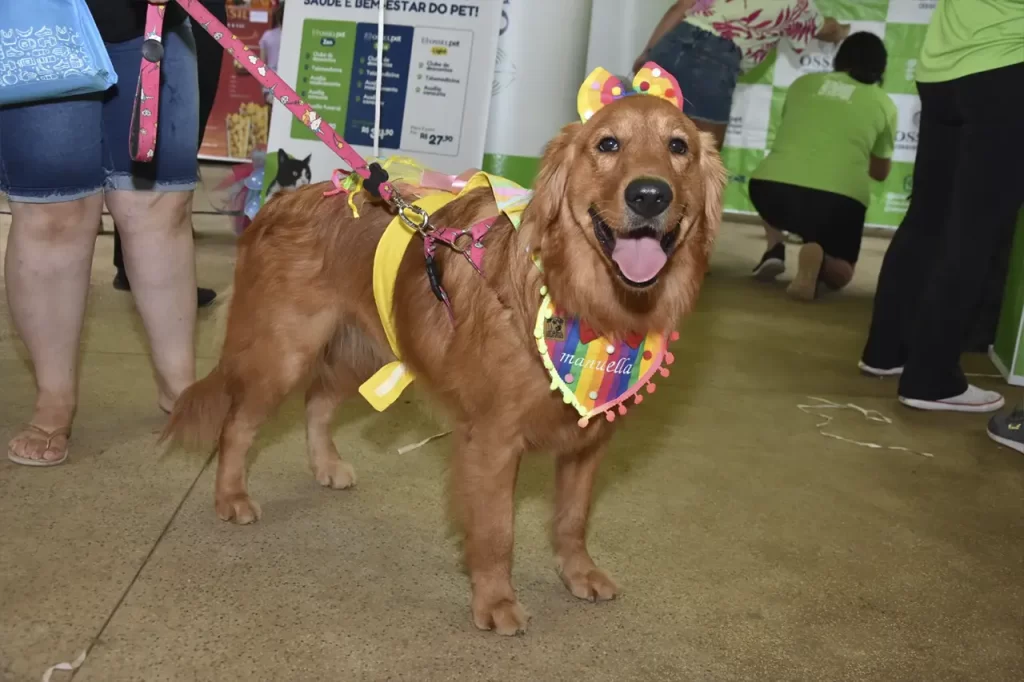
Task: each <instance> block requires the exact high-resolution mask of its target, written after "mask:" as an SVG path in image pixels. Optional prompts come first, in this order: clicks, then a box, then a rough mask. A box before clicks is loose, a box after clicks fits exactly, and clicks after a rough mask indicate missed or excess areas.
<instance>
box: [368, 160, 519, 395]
mask: <svg viewBox="0 0 1024 682" xmlns="http://www.w3.org/2000/svg"><path fill="white" fill-rule="evenodd" d="M482 187H486V188H488V189H490V190H491V192H492V193H493V194H494V200H495V203H496V204H497V205H498V210H499V212H501V213H503V214H505V216H507V217H508V219H509V220H510V221H511V222H512V225H513V227H515V228H516V229H518V227H519V223H520V221H521V220H522V213H523V211H524V210H525V209H526V204H527V203H528V200H529V196H530V195H529V192H528V191H527V190H526V189H524V188H522V187H520V186H519V185H517V184H515V183H514V182H512V181H511V180H507V179H505V178H501V177H498V176H495V175H490V174H489V173H482V172H481V173H477V174H475V175H474V176H473V177H472V178H471V179H470V180H469V182H468V183H467V184H466V186H465V187H464V188H463V189H462V191H461V192H459V193H458V194H453V193H449V192H443V193H440V194H433V195H429V196H426V197H423V198H422V199H419V200H418V201H415V202H413V206H417V207H419V208H421V209H423V210H424V211H426V213H427V214H429V215H432V214H434V213H436V212H437V211H439V210H440V209H441V208H443V207H444V206H446V205H448V204H450V203H451V202H453V201H455V200H456V199H458V198H460V197H462V196H464V195H466V194H468V193H469V192H472V191H473V190H475V189H479V188H482ZM415 235H416V231H415V230H413V229H412V228H410V227H409V226H408V225H407V224H406V223H405V222H404V221H403V220H402V219H401V218H399V217H396V218H394V219H393V220H392V221H391V223H390V224H389V225H388V227H387V229H386V230H385V231H384V235H383V236H382V237H381V240H380V242H379V243H378V244H377V251H376V253H375V254H374V258H373V298H374V301H375V302H376V304H377V314H378V315H380V323H381V325H382V326H383V327H384V333H385V334H386V335H387V338H388V344H389V345H390V346H391V352H392V353H394V355H395V358H397V359H396V360H395V361H394V362H389V363H388V364H387V365H385V366H384V367H382V368H381V369H380V370H378V371H377V373H376V374H374V375H373V376H372V377H370V378H369V379H367V380H366V382H364V383H363V385H362V386H360V387H359V393H360V394H361V395H362V396H363V398H365V399H366V401H367V402H368V403H370V405H372V406H373V408H374V409H375V410H377V411H378V412H383V411H384V410H386V409H387V408H389V407H390V406H391V405H392V403H394V402H395V401H396V400H397V399H398V397H399V396H400V395H402V392H403V391H404V390H405V389H406V388H407V387H408V386H409V384H411V383H412V382H413V379H414V378H415V377H414V376H413V375H412V373H411V372H410V371H409V369H408V368H407V367H406V366H405V364H404V363H403V362H402V355H401V353H400V352H399V349H398V334H397V330H396V328H395V317H394V310H395V281H396V279H397V278H398V268H399V266H400V265H401V263H402V258H404V257H405V252H406V250H407V249H408V248H409V243H410V242H411V241H412V238H413V237H414V236H415Z"/></svg>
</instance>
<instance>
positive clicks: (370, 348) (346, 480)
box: [306, 322, 387, 490]
mask: <svg viewBox="0 0 1024 682" xmlns="http://www.w3.org/2000/svg"><path fill="white" fill-rule="evenodd" d="M386 362H387V360H386V359H385V358H383V357H381V356H380V355H379V354H378V353H377V352H376V350H375V348H374V345H373V343H372V342H371V341H370V339H369V338H368V337H367V336H366V335H365V334H364V333H363V332H362V331H360V329H359V328H358V327H357V326H356V324H355V323H353V322H342V324H341V325H340V326H339V327H338V330H337V332H336V333H335V335H334V339H333V340H332V341H331V343H330V344H329V345H328V346H327V348H326V349H325V352H324V354H323V357H322V358H321V360H320V362H319V363H318V366H317V370H316V375H315V376H314V378H313V383H312V384H311V385H310V387H309V390H308V391H306V449H307V450H308V452H309V466H310V468H311V469H312V470H313V476H315V477H316V481H317V483H319V484H320V485H322V486H325V487H329V488H334V489H335V490H341V489H344V488H350V487H352V486H353V485H355V482H356V472H355V469H353V468H352V465H351V464H349V463H348V462H346V461H345V460H343V459H342V458H341V456H340V455H339V454H338V449H337V448H336V447H335V445H334V439H333V438H332V437H331V417H332V416H333V415H334V411H335V409H337V407H338V405H340V404H341V402H342V401H343V400H347V399H348V398H351V397H353V396H355V395H356V394H357V393H358V392H359V385H360V384H361V383H362V382H363V381H364V380H365V379H367V378H369V377H370V376H372V375H373V373H374V372H375V371H377V370H378V369H379V368H380V367H382V366H383V365H384V364H385V363H386Z"/></svg>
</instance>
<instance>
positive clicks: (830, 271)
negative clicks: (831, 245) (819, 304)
mask: <svg viewBox="0 0 1024 682" xmlns="http://www.w3.org/2000/svg"><path fill="white" fill-rule="evenodd" d="M853 270H854V266H853V263H850V262H848V261H845V260H842V259H840V258H834V257H832V256H830V255H828V254H825V260H824V261H823V262H822V264H821V281H822V282H824V283H825V286H827V287H828V288H829V289H832V290H834V291H838V290H840V289H842V288H843V287H845V286H846V285H847V284H849V283H850V280H852V279H853Z"/></svg>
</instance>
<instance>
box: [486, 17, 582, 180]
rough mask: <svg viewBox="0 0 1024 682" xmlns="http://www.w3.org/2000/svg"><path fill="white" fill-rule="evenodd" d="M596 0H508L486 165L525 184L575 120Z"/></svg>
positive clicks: (498, 61)
mask: <svg viewBox="0 0 1024 682" xmlns="http://www.w3.org/2000/svg"><path fill="white" fill-rule="evenodd" d="M591 5H592V0H504V3H503V6H502V13H503V16H502V29H501V37H500V38H499V40H498V59H497V67H496V69H495V73H494V90H493V97H492V100H491V112H490V121H489V123H488V127H487V144H486V146H485V155H484V169H485V170H487V171H488V172H491V173H494V174H495V175H502V176H504V177H507V178H509V179H511V180H515V181H516V182H519V183H520V184H523V185H527V186H528V185H530V184H531V183H532V181H533V178H534V175H535V174H536V171H537V167H538V165H539V162H540V156H541V153H542V151H543V149H544V145H545V144H547V143H548V141H549V140H551V138H553V137H554V136H555V135H556V134H557V133H558V131H559V130H560V129H561V128H562V126H564V125H565V124H567V123H570V122H571V121H573V120H577V119H578V118H579V115H578V114H577V113H576V93H577V91H578V90H579V87H580V84H581V83H582V82H583V79H584V78H585V77H586V74H587V70H586V60H587V42H588V40H589V35H590V9H591Z"/></svg>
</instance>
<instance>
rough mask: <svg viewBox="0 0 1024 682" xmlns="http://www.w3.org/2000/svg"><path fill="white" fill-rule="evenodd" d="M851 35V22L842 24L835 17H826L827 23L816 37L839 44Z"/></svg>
mask: <svg viewBox="0 0 1024 682" xmlns="http://www.w3.org/2000/svg"><path fill="white" fill-rule="evenodd" d="M849 35H850V24H840V23H839V22H838V21H836V20H835V19H834V18H833V17H825V24H824V25H823V26H822V27H821V30H820V31H819V32H818V35H816V36H814V37H815V38H817V39H818V40H821V41H824V42H826V43H833V44H838V43H841V42H843V41H844V40H846V37H847V36H849Z"/></svg>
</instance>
